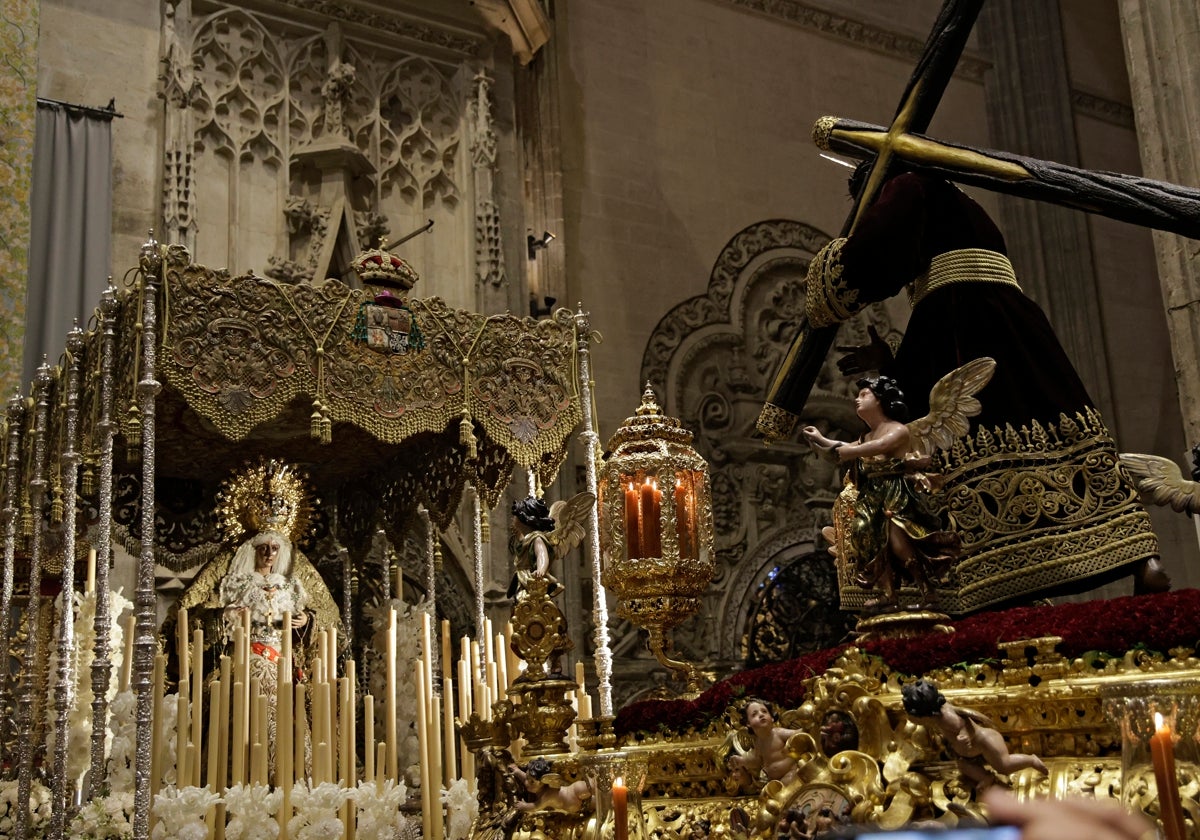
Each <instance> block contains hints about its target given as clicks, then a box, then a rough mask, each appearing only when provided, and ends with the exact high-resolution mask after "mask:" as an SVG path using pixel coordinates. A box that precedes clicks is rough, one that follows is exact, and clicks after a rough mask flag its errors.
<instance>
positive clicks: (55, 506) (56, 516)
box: [50, 486, 63, 522]
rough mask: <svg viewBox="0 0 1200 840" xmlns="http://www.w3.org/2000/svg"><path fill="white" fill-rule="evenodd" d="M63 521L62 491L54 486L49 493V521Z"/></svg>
mask: <svg viewBox="0 0 1200 840" xmlns="http://www.w3.org/2000/svg"><path fill="white" fill-rule="evenodd" d="M62 520H63V491H62V487H59V486H55V487H54V489H53V490H51V491H50V521H51V522H62Z"/></svg>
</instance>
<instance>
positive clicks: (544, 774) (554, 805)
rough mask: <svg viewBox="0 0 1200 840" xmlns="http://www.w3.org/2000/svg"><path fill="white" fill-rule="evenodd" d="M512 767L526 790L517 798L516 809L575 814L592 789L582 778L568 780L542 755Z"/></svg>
mask: <svg viewBox="0 0 1200 840" xmlns="http://www.w3.org/2000/svg"><path fill="white" fill-rule="evenodd" d="M512 771H513V773H515V774H516V776H517V778H518V779H520V780H521V784H522V785H523V786H524V787H525V791H526V793H527V794H528V796H526V798H524V799H523V800H521V801H519V802H517V810H518V811H559V812H561V813H564V814H578V813H579V812H580V811H582V810H583V809H584V808H586V807H587V804H588V802H590V801H591V799H592V789H591V787H590V786H589V785H588V783H587V782H586V781H585V780H583V779H580V780H579V781H576V782H570V783H568V782H567V781H566V780H565V779H564V778H563V777H562V774H560V773H555V772H554V769H553V767H552V766H551V764H550V762H549V761H547V760H546V759H544V758H540V757H539V758H534V759H532V760H531V761H530V762H529V763H528V764H526V765H524V766H520V765H516V764H514V765H513V766H512Z"/></svg>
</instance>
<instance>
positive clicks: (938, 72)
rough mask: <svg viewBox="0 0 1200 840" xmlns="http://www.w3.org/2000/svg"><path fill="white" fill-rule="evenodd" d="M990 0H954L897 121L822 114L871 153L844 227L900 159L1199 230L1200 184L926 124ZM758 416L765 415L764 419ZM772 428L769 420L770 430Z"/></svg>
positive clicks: (1016, 190)
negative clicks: (1032, 154)
mask: <svg viewBox="0 0 1200 840" xmlns="http://www.w3.org/2000/svg"><path fill="white" fill-rule="evenodd" d="M982 3H983V0H947V2H946V3H945V5H943V7H942V11H941V13H940V14H939V16H938V19H937V22H936V23H935V24H934V27H933V31H932V33H931V34H930V36H929V40H928V41H927V42H926V44H925V50H924V52H923V54H922V56H921V60H920V61H919V62H918V64H917V67H916V70H915V71H914V73H913V77H912V79H911V80H910V81H909V83H908V87H907V88H906V89H905V92H904V96H903V97H902V98H901V101H900V106H899V108H898V109H897V111H896V116H895V117H894V118H893V120H892V123H891V125H890V126H887V127H882V126H875V125H870V124H867V123H859V122H855V121H853V120H844V119H838V118H836V117H822V118H821V119H820V120H818V121H817V124H816V126H815V127H814V130H813V137H814V140H815V141H816V143H817V145H818V146H820V147H821V148H823V149H825V150H826V151H835V152H838V153H841V154H844V155H848V156H851V157H857V158H863V159H865V160H868V161H870V163H869V166H870V171H869V173H868V175H867V178H866V186H865V188H864V189H863V190H862V191H861V193H860V195H859V197H858V199H857V200H856V202H855V205H854V207H853V208H852V209H851V211H850V214H849V216H848V218H847V220H846V224H845V225H844V226H843V228H842V233H841V235H842V236H848V235H850V233H852V232H853V230H854V226H855V224H856V223H857V221H858V220H859V219H860V218H861V217H862V214H863V212H864V211H865V210H866V208H867V207H869V206H870V203H871V201H872V200H873V199H874V197H875V195H876V193H877V192H878V190H879V188H880V186H881V185H882V184H883V182H884V181H885V180H886V178H887V170H888V168H889V165H890V164H891V163H892V161H893V160H895V159H899V160H903V161H904V162H905V165H906V166H908V167H909V168H912V169H918V170H925V171H929V172H932V173H936V174H937V175H940V176H941V177H943V178H946V179H948V180H951V181H957V182H961V183H965V184H971V185H974V186H978V187H982V188H984V189H989V190H994V191H997V192H1004V193H1009V194H1012V195H1018V196H1021V197H1024V198H1032V199H1036V200H1040V201H1047V202H1051V203H1054V204H1060V205H1064V206H1067V207H1073V208H1075V209H1078V210H1084V211H1086V212H1089V213H1098V214H1101V215H1105V216H1110V217H1112V218H1115V219H1120V220H1121V221H1125V222H1131V223H1133V224H1137V225H1143V226H1146V227H1151V228H1156V229H1159V230H1166V231H1171V232H1173V233H1178V234H1181V235H1183V236H1187V237H1191V238H1193V239H1200V190H1195V189H1190V188H1188V187H1181V186H1178V185H1176V184H1168V183H1164V182H1161V181H1153V180H1151V179H1149V178H1140V177H1136V176H1132V175H1121V174H1117V173H1110V172H1093V171H1090V170H1086V169H1077V168H1074V167H1070V166H1065V165H1063V164H1059V163H1054V162H1052V161H1044V160H1037V159H1035V158H1027V157H1022V156H1020V155H1014V154H1010V153H1008V152H1000V151H994V150H987V149H976V148H972V147H970V146H965V145H960V144H955V143H949V142H945V141H940V140H935V139H933V138H929V137H926V136H924V135H923V134H922V132H923V131H924V130H925V128H926V127H928V124H929V120H930V118H931V117H932V116H933V112H934V110H935V109H936V107H937V104H938V102H939V101H940V99H941V96H942V93H943V92H944V90H945V87H946V84H947V82H948V81H949V79H950V76H951V74H952V73H953V71H954V67H955V65H956V64H957V62H958V58H959V56H960V55H961V53H962V49H963V46H964V45H965V43H966V40H967V37H968V35H969V34H970V31H971V27H972V26H973V25H974V22H975V18H976V17H977V16H978V13H979V9H980V7H981V6H982ZM836 335H837V325H832V326H828V327H816V328H813V327H809V326H807V325H805V326H804V327H802V331H801V334H800V335H798V336H797V337H796V340H795V341H793V343H792V346H791V348H790V349H789V350H788V354H787V356H786V357H785V358H784V360H783V363H782V364H781V365H780V368H779V372H778V373H777V374H776V376H775V380H774V382H772V384H771V388H770V390H769V391H768V393H767V402H768V403H770V404H775V405H781V404H786V405H791V406H800V405H803V404H804V402H805V401H806V400H807V398H808V394H809V392H810V391H811V390H812V386H813V383H814V382H815V381H816V378H817V374H818V373H819V372H820V369H821V367H822V365H823V364H824V362H825V358H826V356H828V354H829V350H830V348H831V347H832V346H833V341H834V337H835V336H836ZM760 426H761V423H760ZM764 431H765V430H764Z"/></svg>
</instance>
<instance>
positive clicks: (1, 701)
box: [0, 396, 25, 764]
mask: <svg viewBox="0 0 1200 840" xmlns="http://www.w3.org/2000/svg"><path fill="white" fill-rule="evenodd" d="M7 420H8V451H7V457H6V459H5V466H4V510H3V514H2V515H3V518H4V560H3V566H0V759H2V760H3V761H2V763H4V764H11V763H12V760H13V756H12V755H11V753H10V750H11V749H12V747H14V746H15V744H16V741H15V736H16V732H15V731H14V729H13V721H12V718H11V717H10V716H9V714H10V709H11V708H12V696H13V685H12V673H11V667H10V662H11V661H12V659H11V657H10V655H9V653H10V651H9V645H10V638H11V636H12V635H13V634H12V601H13V564H14V563H15V562H16V555H17V511H18V510H19V509H20V505H19V504H18V501H17V494H18V492H19V491H18V487H19V486H20V483H19V482H20V478H21V425H22V424H23V423H24V422H25V401H24V400H23V399H21V397H20V396H14V397H12V398H11V399H10V400H9V401H8V412H7Z"/></svg>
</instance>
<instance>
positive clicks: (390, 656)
mask: <svg viewBox="0 0 1200 840" xmlns="http://www.w3.org/2000/svg"><path fill="white" fill-rule="evenodd" d="M383 726H384V733H385V734H384V737H385V738H386V743H387V768H386V772H387V778H389V779H397V778H399V769H398V765H399V754H398V752H397V745H396V608H395V607H394V606H393V607H392V608H391V609H389V610H388V637H387V696H386V697H385V698H384V722H383Z"/></svg>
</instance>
